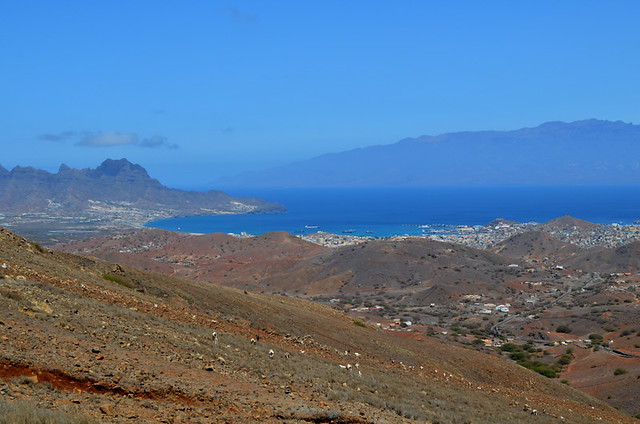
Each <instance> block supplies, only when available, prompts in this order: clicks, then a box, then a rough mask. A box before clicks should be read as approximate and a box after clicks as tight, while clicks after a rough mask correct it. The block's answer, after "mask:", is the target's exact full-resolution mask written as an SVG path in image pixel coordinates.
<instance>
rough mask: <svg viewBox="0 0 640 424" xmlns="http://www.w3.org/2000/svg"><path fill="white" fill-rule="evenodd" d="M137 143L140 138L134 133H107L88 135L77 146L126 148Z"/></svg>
mask: <svg viewBox="0 0 640 424" xmlns="http://www.w3.org/2000/svg"><path fill="white" fill-rule="evenodd" d="M137 142H138V136H137V135H135V134H133V133H121V132H115V131H106V132H101V133H96V134H87V135H85V136H84V137H83V138H82V139H81V140H80V141H78V143H76V144H78V145H80V146H91V147H110V146H126V145H131V144H136V143H137Z"/></svg>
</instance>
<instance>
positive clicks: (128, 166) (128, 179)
mask: <svg viewBox="0 0 640 424" xmlns="http://www.w3.org/2000/svg"><path fill="white" fill-rule="evenodd" d="M97 203H100V204H101V205H117V206H123V207H132V208H142V209H171V210H172V211H174V212H175V213H176V214H187V215H197V214H211V213H215V212H216V211H223V212H235V213H244V212H281V211H283V210H284V208H283V207H282V206H281V205H278V204H275V203H269V202H266V201H264V200H260V199H254V198H235V197H231V196H229V195H227V194H226V193H223V192H221V191H216V190H211V191H208V192H206V193H201V192H195V191H183V190H177V189H171V188H168V187H165V186H163V185H162V184H161V183H160V182H159V181H158V180H156V179H154V178H151V177H150V176H149V174H148V173H147V171H146V170H145V169H144V168H143V167H142V166H140V165H137V164H133V163H131V162H129V161H128V160H126V159H120V160H113V159H107V160H105V161H104V162H103V163H102V164H100V166H98V167H97V168H95V169H73V168H70V167H68V166H66V165H64V164H63V165H61V166H60V169H59V171H58V172H57V173H55V174H52V173H50V172H47V171H44V170H41V169H36V168H33V167H20V166H17V167H15V168H13V169H12V170H11V171H7V170H6V169H5V168H2V167H1V166H0V211H2V212H8V213H24V212H46V213H48V214H56V213H69V212H79V211H83V210H87V209H89V208H91V207H92V206H94V205H95V204H97Z"/></svg>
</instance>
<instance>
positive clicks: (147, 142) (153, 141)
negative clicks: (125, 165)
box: [140, 135, 178, 149]
mask: <svg viewBox="0 0 640 424" xmlns="http://www.w3.org/2000/svg"><path fill="white" fill-rule="evenodd" d="M140 147H149V148H152V149H158V148H162V147H166V148H168V149H177V148H178V145H177V144H172V143H168V142H167V137H163V136H161V135H155V136H153V137H149V138H145V139H144V140H142V141H140Z"/></svg>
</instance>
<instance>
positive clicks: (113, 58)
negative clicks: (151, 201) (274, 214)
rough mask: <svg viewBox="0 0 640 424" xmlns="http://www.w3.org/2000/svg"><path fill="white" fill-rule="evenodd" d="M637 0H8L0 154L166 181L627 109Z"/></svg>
mask: <svg viewBox="0 0 640 424" xmlns="http://www.w3.org/2000/svg"><path fill="white" fill-rule="evenodd" d="M639 20H640V2H637V1H616V2H605V1H589V0H575V1H560V2H558V1H535V2H532V1H530V2H516V1H486V2H479V1H425V0H420V1H418V0H414V1H411V0H394V1H390V0H389V1H379V0H360V1H358V0H354V1H344V0H341V1H332V0H325V1H302V0H278V1H265V0H259V1H258V0H255V1H224V0H221V1H213V0H212V1H204V0H203V1H189V0H186V1H164V2H160V1H146V0H137V1H131V2H128V1H97V0H94V1H86V0H83V1H74V0H63V1H59V2H52V1H29V0H21V1H18V0H6V1H2V2H0V48H1V50H0V57H1V58H2V59H1V62H0V63H1V65H2V66H1V68H0V77H1V78H0V95H1V97H2V100H1V101H0V117H1V118H0V119H1V121H0V122H2V125H1V128H2V132H1V133H0V145H1V146H2V148H3V149H2V150H3V153H2V155H0V164H1V165H3V166H4V167H5V168H8V169H11V168H12V167H14V166H16V165H22V166H28V165H30V166H35V167H38V168H43V169H47V170H50V171H54V172H55V171H56V170H57V168H58V166H59V165H60V164H61V163H65V164H67V165H69V166H72V167H75V168H88V167H91V168H93V167H95V166H97V165H98V164H99V163H100V162H102V161H103V160H104V159H106V158H114V159H119V158H123V157H125V158H127V159H129V160H131V161H132V162H135V163H139V164H141V165H143V166H144V167H145V168H147V170H148V171H149V173H150V174H151V175H152V176H154V177H156V178H158V179H159V180H160V181H161V182H163V183H164V184H166V185H169V186H171V187H180V188H190V187H193V188H203V187H207V186H209V188H215V187H213V186H210V182H212V181H214V180H215V179H216V178H218V177H221V176H225V175H233V174H236V173H238V172H241V171H244V170H249V169H253V168H258V169H262V168H267V167H271V166H274V165H279V164H284V163H288V162H291V161H295V160H301V159H306V158H310V157H313V156H317V155H319V154H322V153H327V152H338V151H344V150H349V149H353V148H357V147H364V146H369V145H375V144H389V143H393V142H395V141H398V140H400V139H402V138H405V137H417V136H420V135H424V134H429V135H436V134H440V133H443V132H455V131H468V130H487V129H492V130H510V129H518V128H522V127H532V126H537V125H538V124H540V123H542V122H546V121H554V120H560V121H575V120H580V119H587V118H598V119H608V120H622V121H625V122H633V123H637V121H638V114H639V113H640V109H638V105H640V83H639V82H638V81H639V78H638V75H639V74H640V53H639V50H638V46H640V29H638V24H637V23H638V21H639Z"/></svg>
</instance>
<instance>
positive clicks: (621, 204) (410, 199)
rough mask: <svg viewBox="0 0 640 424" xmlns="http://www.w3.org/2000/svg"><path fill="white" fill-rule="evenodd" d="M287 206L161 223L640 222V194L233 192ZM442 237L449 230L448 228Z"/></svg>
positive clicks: (353, 229) (407, 230) (243, 226)
mask: <svg viewBox="0 0 640 424" xmlns="http://www.w3.org/2000/svg"><path fill="white" fill-rule="evenodd" d="M228 193H229V194H230V195H232V196H251V197H261V198H264V199H267V200H270V201H275V202H279V203H282V204H283V205H285V207H286V208H287V212H285V213H280V214H252V215H214V216H196V217H185V218H172V219H165V220H159V221H154V222H151V223H149V224H148V226H149V227H154V228H162V229H166V230H171V231H183V232H192V233H214V232H224V233H242V232H246V233H250V234H263V233H266V232H270V231H278V230H283V231H287V232H290V233H294V234H309V233H314V232H317V231H326V232H331V233H337V234H340V233H348V234H352V235H368V236H380V237H384V236H392V235H402V234H411V235H419V234H422V233H423V232H425V231H428V230H425V228H424V227H421V226H425V225H430V226H444V227H445V228H446V227H447V226H456V225H484V224H487V223H489V222H491V221H493V220H494V219H496V218H505V219H509V220H513V221H518V222H531V221H534V222H545V221H548V220H551V219H553V218H557V217H560V216H564V215H571V216H574V217H576V218H580V219H584V220H587V221H591V222H596V223H602V224H611V223H615V222H617V223H621V224H630V223H633V222H634V221H636V220H640V187H636V186H619V187H600V186H598V187H482V188H478V187H473V188H471V187H453V188H452V187H438V188H432V187H430V188H348V189H346V188H344V189H343V188H341V189H335V188H331V189H328V188H327V189H255V190H230V191H228ZM440 231H442V228H440Z"/></svg>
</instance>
